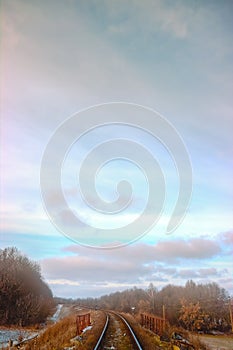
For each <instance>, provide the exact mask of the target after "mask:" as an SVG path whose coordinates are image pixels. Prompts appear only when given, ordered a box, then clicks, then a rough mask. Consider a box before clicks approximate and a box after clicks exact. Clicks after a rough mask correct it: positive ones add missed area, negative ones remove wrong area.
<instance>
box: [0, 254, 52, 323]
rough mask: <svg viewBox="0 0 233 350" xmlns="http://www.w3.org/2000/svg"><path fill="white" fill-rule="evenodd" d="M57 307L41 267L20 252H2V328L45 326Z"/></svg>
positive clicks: (0, 259) (0, 296) (0, 276)
mask: <svg viewBox="0 0 233 350" xmlns="http://www.w3.org/2000/svg"><path fill="white" fill-rule="evenodd" d="M53 306H54V301H53V296H52V292H51V290H50V288H49V287H48V285H47V284H46V283H45V282H44V281H43V279H42V276H41V272H40V266H39V265H38V264H37V263H36V262H33V261H30V260H29V259H28V258H27V257H26V256H24V255H22V254H21V253H20V251H19V250H18V249H17V248H6V249H0V325H13V324H15V325H20V326H27V325H30V324H35V323H41V322H44V321H45V320H46V317H47V316H48V314H49V313H50V311H51V309H52V307H53Z"/></svg>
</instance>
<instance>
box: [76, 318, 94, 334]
mask: <svg viewBox="0 0 233 350" xmlns="http://www.w3.org/2000/svg"><path fill="white" fill-rule="evenodd" d="M90 324H91V314H90V313H87V314H84V315H77V317H76V325H77V335H79V334H81V333H82V331H83V330H84V328H86V327H88V326H90Z"/></svg>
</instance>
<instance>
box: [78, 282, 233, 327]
mask: <svg viewBox="0 0 233 350" xmlns="http://www.w3.org/2000/svg"><path fill="white" fill-rule="evenodd" d="M76 302H78V303H80V304H83V305H90V306H91V307H99V308H103V309H112V310H118V311H122V312H129V313H132V314H135V315H136V314H140V313H141V312H147V313H152V314H155V315H157V316H160V317H163V306H164V307H165V315H166V319H167V321H168V322H169V324H170V325H176V326H181V327H183V328H186V329H187V330H191V331H203V332H209V331H212V330H218V331H223V332H225V331H227V330H229V329H230V316H229V295H228V293H227V291H226V290H225V289H224V288H221V287H220V286H219V285H218V284H217V283H207V284H196V283H195V282H193V281H192V280H191V281H188V282H187V283H186V285H185V286H175V285H172V284H169V285H167V286H165V287H164V288H162V289H161V290H158V289H157V288H156V287H155V286H154V285H153V284H152V283H151V284H150V285H149V286H148V288H147V289H141V288H136V287H134V288H132V289H128V290H125V291H123V292H115V293H112V294H109V295H104V296H102V297H100V298H93V299H92V298H88V299H85V300H84V299H77V300H76Z"/></svg>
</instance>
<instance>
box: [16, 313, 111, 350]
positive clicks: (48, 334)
mask: <svg viewBox="0 0 233 350" xmlns="http://www.w3.org/2000/svg"><path fill="white" fill-rule="evenodd" d="M91 323H92V328H91V329H90V330H87V331H86V332H85V333H83V334H82V335H81V337H80V338H77V337H76V313H75V314H73V315H70V316H67V317H65V318H63V319H62V320H60V321H59V322H57V323H55V324H53V325H50V326H49V327H48V328H47V329H46V330H45V331H43V332H42V333H41V334H40V335H39V336H38V337H37V338H36V339H35V340H33V341H30V342H28V343H27V344H26V345H24V346H23V347H22V349H23V350H64V349H73V350H76V349H77V350H89V349H93V347H94V346H95V344H96V342H97V340H98V338H99V336H100V334H101V332H102V329H103V326H104V323H105V314H104V313H103V312H101V311H91Z"/></svg>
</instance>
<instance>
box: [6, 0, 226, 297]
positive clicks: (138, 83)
mask: <svg viewBox="0 0 233 350" xmlns="http://www.w3.org/2000/svg"><path fill="white" fill-rule="evenodd" d="M232 14H233V3H232V1H227V0H223V1H221V2H220V1H214V0H212V1H198V0H196V1H194V0H188V1H184V0H183V1H178V0H177V1H168V0H164V1H162V0H161V1H160V0H153V1H152V0H146V1H143V2H142V1H139V0H133V1H123V0H118V1H114V0H108V1H107V0H100V1H95V0H90V1H84V0H80V1H75V0H67V1H59V0H58V1H53V0H48V1H46V2H41V1H38V0H33V1H27V0H11V1H7V0H3V1H2V2H1V33H2V40H1V51H0V54H1V78H0V79H1V233H0V248H5V247H9V246H16V247H17V248H18V249H19V250H20V251H22V252H23V253H24V254H26V255H27V256H28V257H29V258H31V259H33V260H36V261H38V262H39V263H40V265H41V271H42V275H43V277H44V278H45V280H46V281H47V283H48V284H49V286H50V287H51V289H52V291H53V293H54V295H56V296H62V297H74V298H75V297H90V296H93V297H96V296H100V295H102V294H106V293H110V292H114V291H116V290H124V289H126V288H131V287H134V286H137V287H142V288H146V287H147V286H148V285H149V284H150V283H151V282H152V283H153V284H154V285H155V286H156V287H157V288H158V289H160V288H162V287H163V286H165V285H167V284H170V283H171V284H176V285H184V284H185V283H186V281H187V280H189V279H192V280H193V281H195V282H196V283H208V282H217V283H218V284H219V285H220V286H221V287H223V288H226V289H227V290H228V291H229V293H230V294H231V295H233V264H232V260H233V259H232V256H233V220H232V209H233V200H232V198H233V187H232V165H233V161H232V146H233V142H232V127H233V118H232V116H233V113H232V112H233V102H232V91H233V89H232V82H233V69H232V68H233V65H232V62H233V57H232V56H233V40H232V39H233V35H232V23H233V18H232V17H233V16H232ZM104 120H105V122H103V121H104ZM122 120H123V121H124V120H125V121H127V120H130V121H131V122H130V123H129V122H127V123H126V122H124V123H123V122H122ZM137 120H138V123H140V127H138V124H137ZM72 121H73V122H74V124H71V122H72ZM108 121H109V124H108ZM110 121H112V122H111V123H110ZM159 121H161V123H162V124H161V125H162V127H161V126H159V125H160V124H159ZM89 122H90V124H88V123H89ZM92 123H94V124H93V125H94V126H95V127H92V126H91V125H92ZM126 124H127V125H126ZM169 126H170V127H171V128H170V129H169ZM148 130H149V131H150V132H148ZM151 130H154V131H153V132H152V131H151ZM79 134H80V135H81V136H80V137H79V138H78V135H79ZM56 135H58V138H57V139H56ZM159 135H162V136H161V137H160V136H159ZM180 140H182V144H183V146H182V147H183V148H182V147H181V148H179V147H178V146H179V142H180ZM121 142H122V143H121ZM172 142H173V144H172ZM168 143H171V146H168ZM169 149H170V152H169ZM144 151H145V152H146V153H144ZM46 152H47V153H46ZM118 152H119V155H118ZM47 154H48V155H49V156H48V158H46V157H45V155H47ZM62 155H63V158H62V159H61V156H62ZM111 157H112V158H111ZM131 157H132V158H133V159H134V161H133V160H132V161H130V158H131ZM151 157H152V158H151ZM46 159H47V163H46ZM59 161H60V163H59ZM189 162H190V164H189ZM156 164H157V165H156ZM59 166H60V168H59ZM190 169H192V173H191V172H190ZM160 170H161V171H160ZM81 171H82V172H81ZM80 173H81V176H80V177H79V174H80ZM179 175H180V177H179ZM59 181H60V182H59ZM80 181H82V182H80ZM123 181H124V182H123ZM58 182H59V184H60V183H61V185H60V187H61V189H62V191H60V192H59V191H58V188H57V187H56V185H57V183H58ZM126 182H127V183H126ZM119 184H121V186H118V185H119ZM129 184H130V186H129ZM190 185H191V186H190ZM41 186H42V188H41ZM46 186H47V187H46ZM117 186H118V187H117ZM182 186H183V189H184V193H183V194H184V197H185V196H186V197H187V198H186V199H190V202H189V206H187V205H186V206H184V208H183V212H184V213H185V214H186V215H185V216H184V218H183V220H180V222H179V225H178V226H177V228H176V229H175V230H173V232H171V233H170V234H168V233H167V227H168V223H169V220H170V218H171V217H172V215H173V210H174V207H175V205H176V203H177V198H178V194H179V193H180V192H179V191H180V188H181V187H182ZM164 188H165V189H166V193H165V189H164ZM58 192H59V193H58ZM191 192H192V195H191V196H190V193H191ZM61 193H62V194H63V196H64V198H65V200H66V203H67V205H66V206H63V207H62V205H63V204H64V203H62V202H61ZM163 197H164V198H163ZM45 198H46V200H47V202H46V200H45ZM150 198H152V200H151V205H150V206H149V207H147V203H148V200H149V199H150ZM163 201H164V203H163ZM186 204H187V203H186ZM111 205H112V207H111V208H113V209H114V210H113V209H112V210H113V212H111V213H110V211H111V210H110V209H109V208H110V206H111ZM160 207H161V208H160ZM160 209H161V212H160ZM51 213H52V214H51ZM51 216H52V219H51ZM181 216H182V215H181ZM74 217H78V218H79V221H78V223H77V222H76V221H75V220H74ZM137 218H139V221H136V220H137ZM176 218H178V221H179V215H177V216H176ZM180 218H181V217H180ZM153 220H154V221H153ZM149 222H153V225H150V226H149V228H148V229H146V226H147V224H148V223H149ZM55 224H56V225H55ZM131 224H132V225H133V226H130V225H131ZM127 225H128V226H127ZM125 226H127V227H126V229H125V230H122V231H121V228H122V227H123V228H124V227H125ZM128 227H129V229H128Z"/></svg>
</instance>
